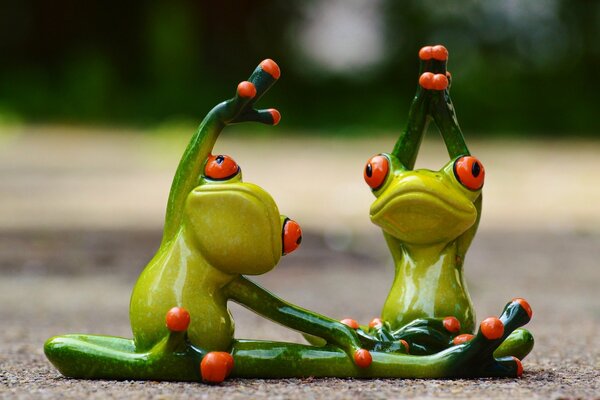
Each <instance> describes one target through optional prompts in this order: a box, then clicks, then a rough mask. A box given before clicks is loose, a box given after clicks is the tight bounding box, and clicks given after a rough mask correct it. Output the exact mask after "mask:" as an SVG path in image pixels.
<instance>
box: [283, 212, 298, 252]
mask: <svg viewBox="0 0 600 400" xmlns="http://www.w3.org/2000/svg"><path fill="white" fill-rule="evenodd" d="M282 236H283V255H284V256H285V255H286V254H290V253H291V252H292V251H294V250H296V249H297V248H298V247H300V243H302V229H301V228H300V225H298V223H297V222H296V221H294V220H291V219H289V218H286V220H285V222H284V223H283V232H282Z"/></svg>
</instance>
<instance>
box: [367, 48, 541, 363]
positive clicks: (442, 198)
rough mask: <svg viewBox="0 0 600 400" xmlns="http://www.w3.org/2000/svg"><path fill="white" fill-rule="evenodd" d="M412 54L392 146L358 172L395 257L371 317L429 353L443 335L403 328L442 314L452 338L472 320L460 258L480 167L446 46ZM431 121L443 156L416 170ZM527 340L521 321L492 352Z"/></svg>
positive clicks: (472, 222) (476, 209) (465, 333)
mask: <svg viewBox="0 0 600 400" xmlns="http://www.w3.org/2000/svg"><path fill="white" fill-rule="evenodd" d="M419 58H420V63H421V68H420V77H419V85H418V88H417V93H416V95H415V98H414V100H413V102H412V105H411V109H410V112H409V120H408V124H407V127H406V129H405V130H404V132H403V133H402V134H401V135H400V137H399V139H398V141H397V143H396V145H395V147H394V149H393V151H392V152H391V153H389V154H387V153H384V154H378V155H375V156H373V157H372V158H371V159H370V160H369V161H368V162H367V164H366V166H365V169H364V179H365V181H366V183H367V184H368V185H369V187H370V188H371V190H372V192H373V194H374V195H375V197H376V200H375V201H374V202H373V204H372V205H371V209H370V217H371V221H372V222H373V223H374V224H376V225H378V226H379V227H381V229H382V230H383V235H384V237H385V240H386V242H387V244H388V247H389V249H390V251H391V253H392V257H393V260H394V263H395V278H394V281H393V284H392V287H391V289H390V292H389V294H388V297H387V300H386V302H385V304H384V306H383V310H382V313H381V320H380V321H378V322H377V323H376V324H381V325H384V328H388V329H389V330H391V331H395V333H394V334H393V335H392V337H394V338H395V339H402V340H407V341H408V345H409V346H412V347H413V348H414V350H415V352H419V353H423V354H428V353H430V352H435V351H439V350H440V349H442V348H444V347H446V346H447V345H448V343H444V342H445V341H446V339H447V338H445V339H444V340H441V341H438V342H436V341H435V340H431V337H430V338H426V340H416V341H414V342H411V335H410V334H409V332H414V331H416V330H419V329H422V328H423V327H424V326H427V325H430V324H431V323H432V322H431V319H439V320H442V325H443V324H444V322H445V325H446V327H447V328H448V329H443V330H442V331H446V332H447V331H448V330H450V333H452V334H460V336H459V337H458V339H455V338H453V341H458V342H460V341H463V340H468V339H469V338H470V337H472V335H471V334H472V333H473V330H474V328H475V315H474V312H473V305H472V302H471V298H470V296H469V293H468V290H467V286H466V282H465V279H464V276H463V264H464V260H465V254H466V252H467V249H468V248H469V246H470V244H471V242H472V240H473V237H474V235H475V233H476V231H477V227H478V225H479V219H480V216H481V204H482V193H481V192H482V188H483V185H484V180H485V169H484V167H483V164H482V163H481V161H479V160H478V159H477V158H475V157H473V156H472V155H471V154H470V152H469V150H468V148H467V145H466V143H465V141H464V139H463V135H462V132H461V130H460V127H459V125H458V122H457V119H456V114H455V110H454V106H453V104H452V100H451V98H450V93H449V89H450V80H451V75H450V74H449V73H448V72H447V71H446V63H447V59H448V51H447V50H446V48H445V47H444V46H441V45H438V46H426V47H424V48H422V49H421V51H420V52H419ZM431 121H433V122H434V123H435V125H437V127H438V128H439V130H440V132H441V134H442V137H443V138H444V141H445V144H446V147H447V149H448V153H449V156H450V161H449V162H447V163H446V164H445V165H444V166H442V168H441V169H440V170H439V171H431V170H427V169H417V170H415V169H413V168H414V165H415V160H416V157H417V153H418V150H419V147H420V144H421V140H422V137H423V135H424V133H425V132H426V130H427V128H428V125H429V123H430V122H431ZM520 301H522V300H520ZM428 320H429V321H428ZM440 337H442V336H440ZM532 346H533V337H532V336H531V334H530V333H529V332H527V331H525V330H522V329H520V330H517V331H515V332H514V333H513V335H512V336H511V337H510V338H509V339H508V341H507V342H506V343H505V344H504V345H503V347H502V348H501V349H499V350H498V351H497V353H496V354H497V355H509V354H510V355H513V356H518V357H519V358H522V357H524V356H525V355H526V354H527V353H528V352H529V351H530V350H531V348H532Z"/></svg>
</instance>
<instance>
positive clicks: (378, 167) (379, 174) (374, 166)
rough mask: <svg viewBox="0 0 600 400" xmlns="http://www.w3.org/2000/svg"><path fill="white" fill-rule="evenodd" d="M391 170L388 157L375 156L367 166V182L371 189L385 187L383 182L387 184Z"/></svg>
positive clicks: (365, 173)
mask: <svg viewBox="0 0 600 400" xmlns="http://www.w3.org/2000/svg"><path fill="white" fill-rule="evenodd" d="M389 170H390V162H389V161H388V159H387V157H386V156H382V155H377V156H373V157H371V159H370V160H369V161H367V165H365V172H364V177H365V182H367V185H369V186H370V187H371V189H373V190H377V189H379V188H380V187H381V185H383V182H385V178H386V177H387V174H388V171H389Z"/></svg>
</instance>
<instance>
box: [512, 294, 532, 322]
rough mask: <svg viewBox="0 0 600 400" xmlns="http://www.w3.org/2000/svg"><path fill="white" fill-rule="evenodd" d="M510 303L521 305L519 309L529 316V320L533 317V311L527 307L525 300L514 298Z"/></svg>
mask: <svg viewBox="0 0 600 400" xmlns="http://www.w3.org/2000/svg"><path fill="white" fill-rule="evenodd" d="M512 301H513V302H515V303H519V304H520V305H521V307H523V309H524V310H525V312H526V313H527V315H528V316H529V319H531V317H533V310H532V309H531V306H530V305H529V303H528V302H527V300H525V299H522V298H520V297H516V298H514V299H512Z"/></svg>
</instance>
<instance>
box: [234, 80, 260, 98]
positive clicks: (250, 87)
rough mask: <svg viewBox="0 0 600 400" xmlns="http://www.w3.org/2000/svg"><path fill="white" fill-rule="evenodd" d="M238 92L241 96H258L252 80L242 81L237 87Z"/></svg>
mask: <svg viewBox="0 0 600 400" xmlns="http://www.w3.org/2000/svg"><path fill="white" fill-rule="evenodd" d="M237 93H238V95H239V96H240V97H243V98H245V99H251V98H253V97H254V96H256V86H254V84H253V83H252V82H248V81H243V82H240V83H239V85H238V87H237Z"/></svg>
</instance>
